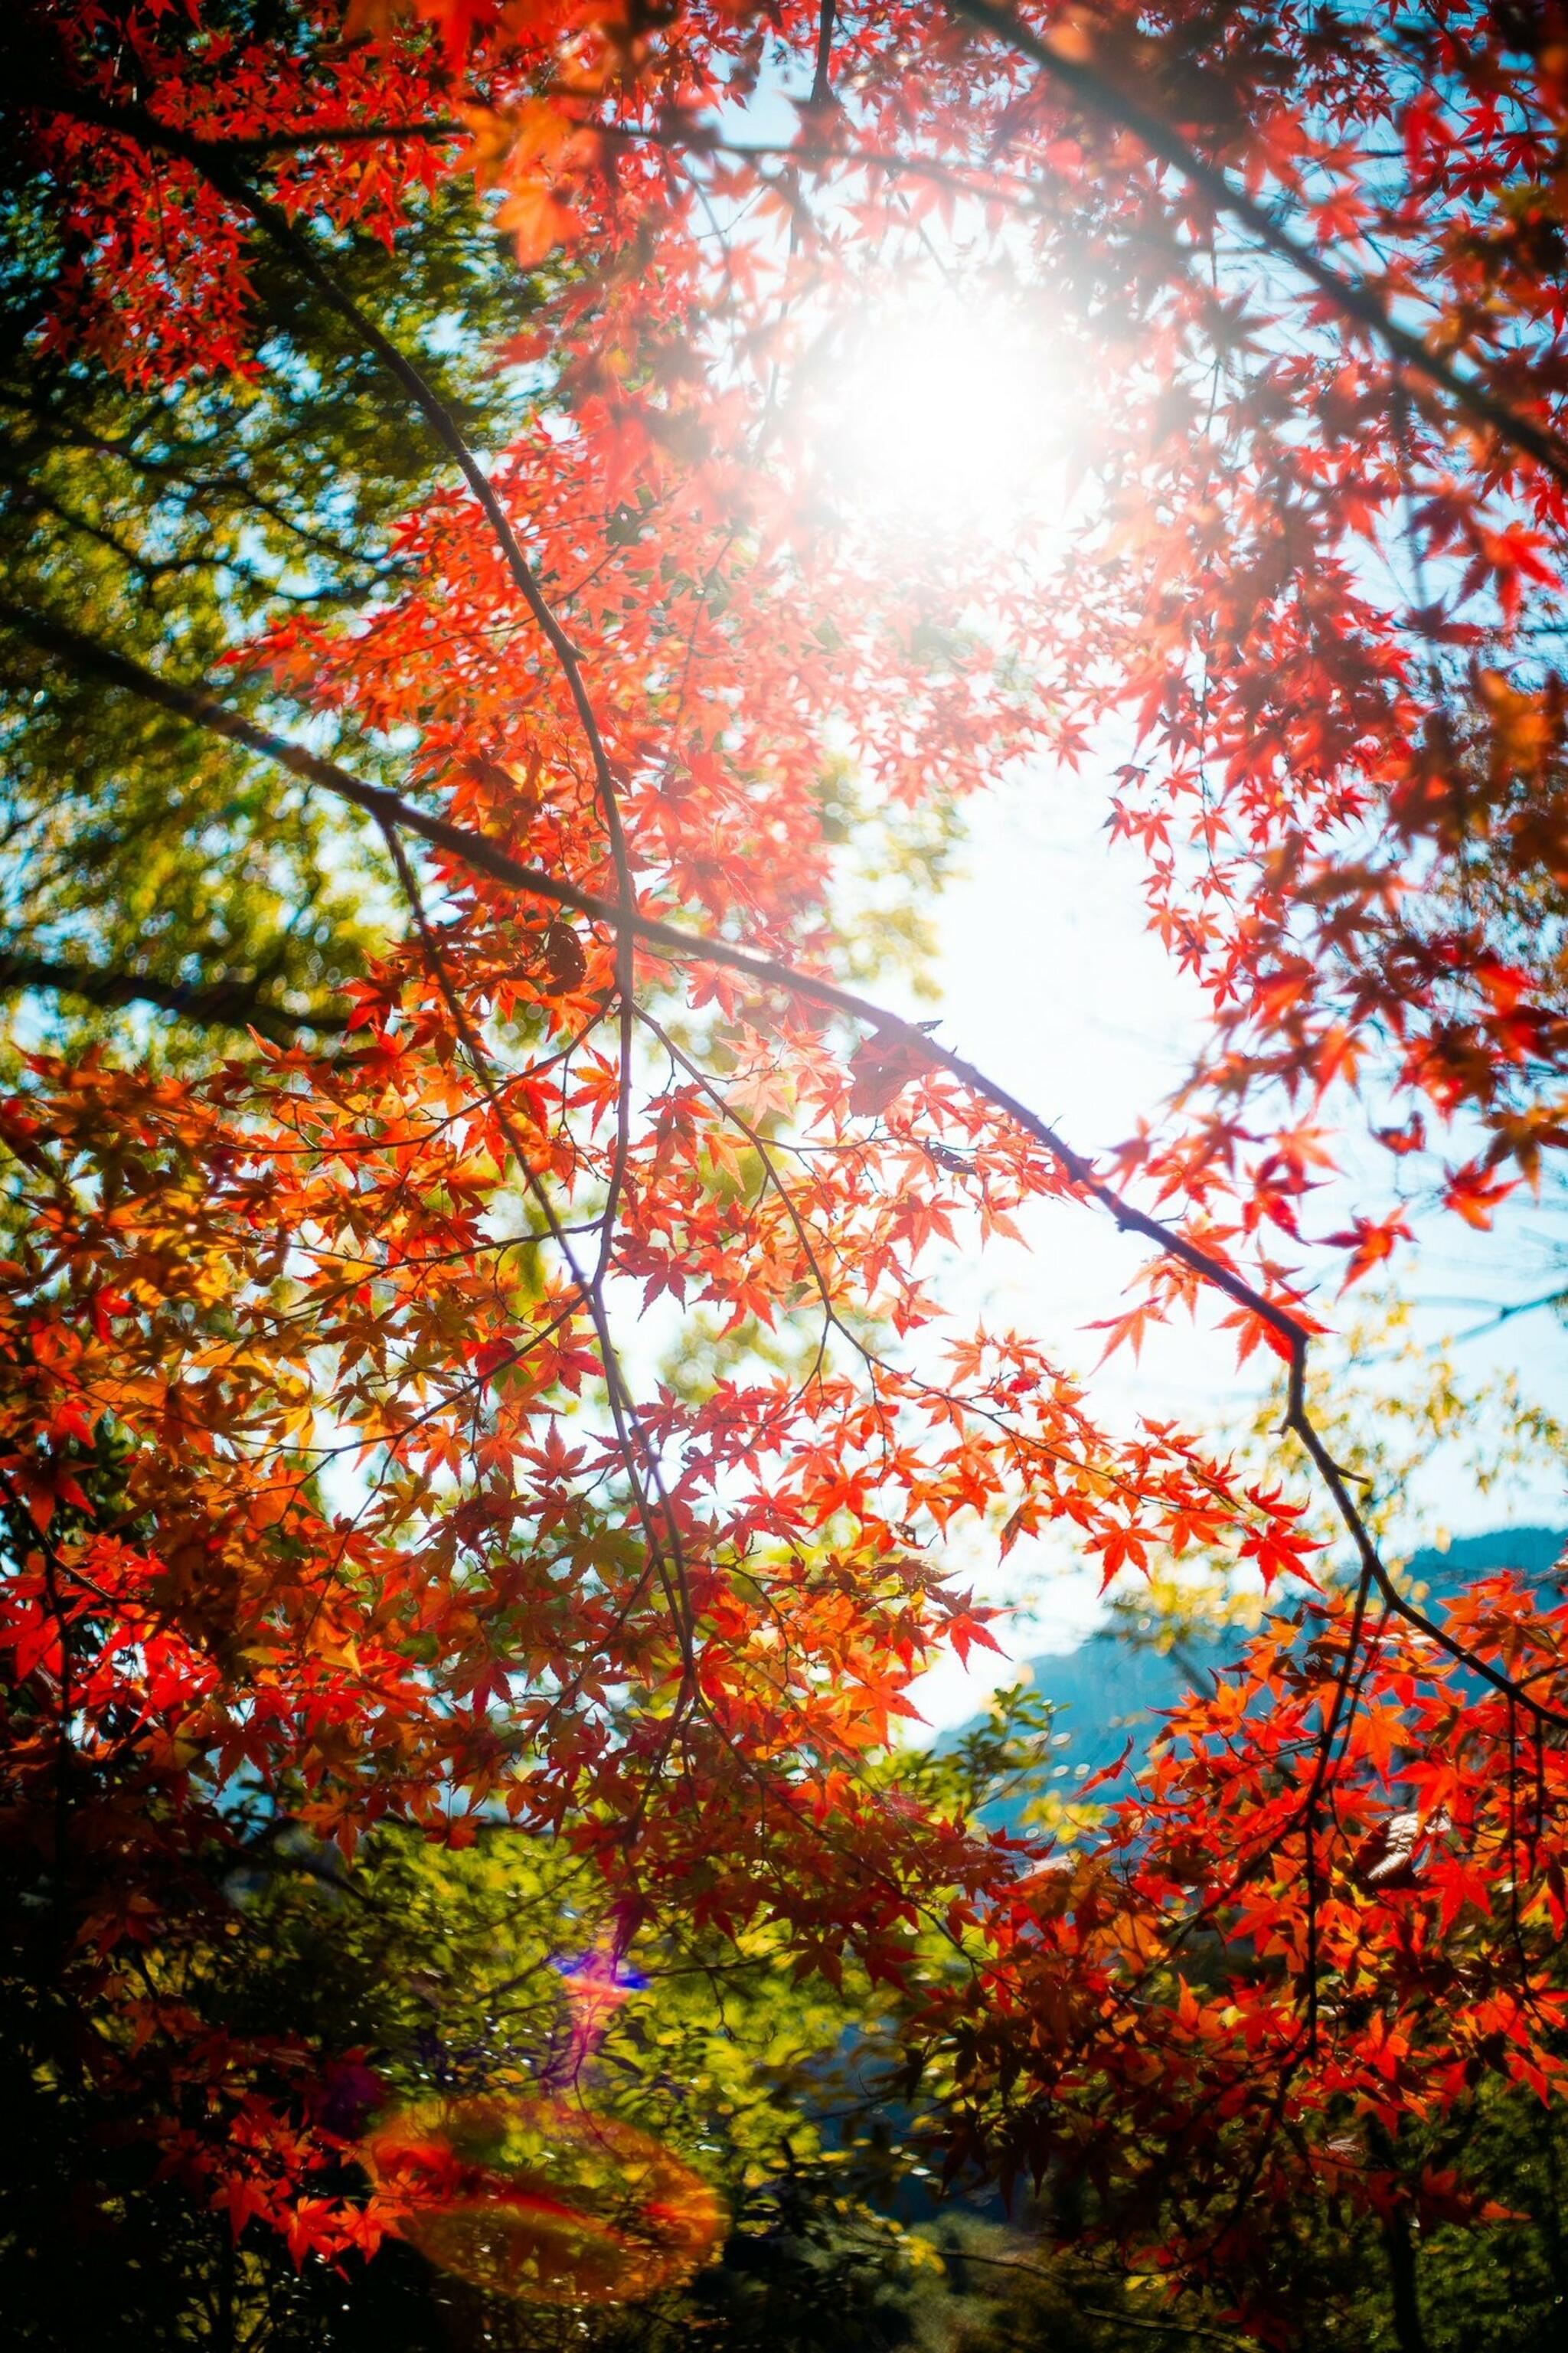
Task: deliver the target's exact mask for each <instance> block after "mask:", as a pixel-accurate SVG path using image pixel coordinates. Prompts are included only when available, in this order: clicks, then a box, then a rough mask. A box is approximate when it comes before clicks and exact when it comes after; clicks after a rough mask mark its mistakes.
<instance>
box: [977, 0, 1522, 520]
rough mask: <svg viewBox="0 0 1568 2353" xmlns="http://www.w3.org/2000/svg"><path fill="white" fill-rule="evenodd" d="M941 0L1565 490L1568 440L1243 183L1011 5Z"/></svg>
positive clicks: (1403, 365)
mask: <svg viewBox="0 0 1568 2353" xmlns="http://www.w3.org/2000/svg"><path fill="white" fill-rule="evenodd" d="M950 5H951V6H952V13H953V14H954V16H960V17H963V18H964V19H966V20H967V21H968V22H969V23H970V24H972V25H974V26H978V27H979V28H980V29H981V30H982V31H984V32H987V33H990V34H992V35H993V36H994V37H995V38H996V39H997V40H999V41H1003V42H1005V43H1006V44H1007V46H1008V47H1010V48H1015V49H1017V50H1018V51H1020V53H1021V54H1022V55H1023V56H1025V57H1026V58H1031V59H1032V60H1033V62H1034V63H1035V64H1036V65H1037V66H1038V67H1039V68H1040V69H1041V70H1042V71H1043V72H1044V73H1045V74H1046V75H1047V77H1048V78H1049V79H1051V80H1052V81H1053V82H1055V83H1056V85H1057V87H1058V90H1063V91H1064V92H1066V93H1067V94H1068V96H1069V97H1071V98H1072V99H1074V100H1077V102H1078V103H1079V105H1080V106H1081V107H1082V108H1083V110H1084V111H1085V112H1086V113H1087V114H1090V115H1093V116H1095V117H1097V118H1098V119H1099V120H1100V121H1101V122H1106V123H1109V124H1110V125H1111V126H1112V127H1113V128H1114V129H1116V130H1119V131H1130V132H1131V133H1132V136H1133V137H1134V138H1135V139H1136V140H1137V141H1138V142H1139V144H1140V145H1141V146H1142V147H1145V148H1147V150H1148V151H1149V153H1150V154H1151V155H1152V156H1153V157H1154V158H1155V160H1156V161H1157V162H1159V163H1162V164H1167V165H1168V166H1169V167H1170V169H1171V170H1172V171H1173V172H1179V173H1180V174H1181V175H1182V177H1183V178H1184V180H1185V181H1186V182H1187V184H1188V185H1189V186H1190V187H1193V188H1195V189H1196V190H1197V191H1198V192H1199V194H1200V195H1204V196H1205V197H1206V198H1207V199H1208V201H1209V203H1210V204H1212V205H1213V206H1214V207H1215V211H1216V212H1221V213H1227V214H1228V215H1229V216H1230V217H1231V219H1232V220H1234V221H1237V222H1238V223H1239V224H1240V226H1241V227H1243V228H1244V229H1245V230H1246V231H1247V234H1248V236H1250V237H1256V238H1257V239H1258V243H1259V244H1260V245H1262V246H1264V247H1265V248H1267V249H1268V252H1270V253H1272V254H1273V255H1275V256H1276V258H1277V259H1279V260H1280V261H1283V262H1286V263H1288V264H1289V267H1290V268H1291V269H1294V270H1296V271H1297V272H1299V274H1300V276H1301V277H1303V278H1305V279H1306V280H1307V281H1308V283H1309V284H1310V285H1311V286H1314V287H1316V289H1317V290H1318V292H1319V293H1320V294H1321V295H1322V296H1323V297H1324V299H1325V300H1326V301H1329V302H1331V304H1332V305H1333V307H1334V309H1335V310H1336V311H1338V312H1339V313H1340V316H1341V317H1342V318H1344V319H1349V320H1352V321H1353V322H1354V323H1355V324H1356V325H1357V326H1360V327H1364V328H1366V329H1367V330H1368V331H1369V332H1371V333H1372V334H1373V335H1375V336H1376V338H1377V340H1378V341H1379V342H1380V343H1382V344H1383V346H1384V349H1385V350H1386V351H1388V352H1389V353H1392V354H1393V356H1394V359H1395V360H1397V361H1398V363H1399V364H1400V365H1401V366H1402V367H1405V368H1408V369H1409V371H1410V373H1411V374H1412V375H1419V376H1424V377H1425V378H1426V382H1427V383H1428V384H1430V385H1433V386H1435V387H1436V390H1437V391H1439V392H1443V393H1446V394H1447V396H1448V398H1449V399H1450V400H1452V401H1453V402H1454V403H1455V404H1456V406H1458V407H1459V408H1461V409H1463V411H1464V412H1465V414H1466V416H1467V417H1469V418H1470V419H1471V420H1472V422H1474V423H1475V424H1477V425H1481V426H1484V427H1486V428H1487V429H1488V430H1489V432H1492V433H1495V434H1496V435H1498V436H1499V437H1500V438H1501V439H1502V440H1505V441H1510V442H1511V443H1512V444H1513V446H1514V448H1516V449H1518V450H1520V451H1521V452H1522V453H1523V454H1524V455H1525V456H1526V457H1528V458H1531V459H1533V460H1534V462H1535V463H1536V464H1537V465H1538V466H1540V467H1541V468H1542V470H1544V471H1545V472H1546V473H1548V474H1550V475H1551V476H1552V480H1553V481H1555V482H1557V483H1559V484H1560V485H1561V486H1562V487H1563V489H1565V490H1568V445H1565V444H1564V443H1563V440H1562V439H1561V438H1559V437H1558V435H1556V434H1555V433H1552V432H1551V431H1549V430H1548V429H1547V428H1546V427H1544V426H1542V425H1538V424H1536V422H1535V421H1534V419H1533V418H1532V417H1526V416H1523V415H1521V412H1520V410H1518V409H1517V408H1515V407H1514V406H1512V404H1511V402H1510V401H1507V400H1504V399H1503V398H1502V396H1500V394H1498V393H1495V392H1493V391H1492V390H1491V388H1490V386H1489V385H1486V384H1484V383H1482V382H1481V381H1480V379H1479V377H1477V376H1471V375H1460V374H1459V372H1458V369H1457V368H1456V367H1454V366H1453V365H1451V364H1450V363H1449V362H1448V361H1447V360H1446V359H1443V358H1441V357H1440V356H1439V355H1438V353H1436V352H1433V351H1429V350H1428V349H1427V347H1426V344H1425V343H1423V342H1422V340H1421V338H1420V336H1419V335H1415V334H1412V333H1411V332H1410V330H1409V329H1408V328H1407V327H1402V326H1400V325H1399V323H1398V322H1397V321H1395V320H1394V319H1391V318H1390V317H1389V315H1388V311H1387V310H1386V308H1385V307H1384V303H1383V301H1381V300H1380V298H1379V297H1378V296H1377V295H1376V294H1375V293H1374V292H1373V290H1372V289H1371V288H1370V287H1368V286H1363V285H1358V284H1357V283H1356V282H1355V281H1354V280H1352V279H1349V278H1344V277H1342V275H1341V274H1340V272H1339V271H1338V270H1337V269H1332V268H1331V266H1330V265H1329V263H1328V262H1326V261H1324V260H1322V259H1321V257H1320V256H1319V255H1318V254H1317V253H1315V252H1314V251H1313V250H1312V248H1311V247H1310V246H1306V245H1302V244H1301V243H1300V242H1299V240H1298V239H1297V238H1296V237H1292V236H1291V234H1290V232H1289V229H1287V228H1285V227H1281V225H1280V223H1279V221H1277V220H1276V219H1275V217H1274V216H1273V214H1272V213H1270V212H1269V211H1268V207H1267V206H1264V205H1261V204H1259V203H1258V200H1257V198H1256V197H1255V196H1251V195H1247V191H1246V190H1245V189H1244V188H1238V187H1237V185H1235V183H1234V182H1233V181H1232V179H1231V178H1230V176H1229V174H1227V173H1226V172H1225V171H1224V170H1222V169H1221V167H1220V166H1219V165H1218V164H1211V163H1210V162H1209V161H1208V159H1207V157H1206V156H1204V155H1201V154H1200V153H1198V151H1197V149H1196V148H1195V147H1194V146H1193V145H1192V143H1191V142H1190V141H1188V140H1186V139H1184V138H1183V136H1182V135H1181V133H1180V132H1178V131H1175V130H1173V128H1172V126H1171V124H1170V123H1168V122H1167V121H1165V120H1164V118H1163V116H1162V115H1159V114H1155V113H1153V112H1152V111H1151V110H1150V109H1149V108H1148V107H1146V106H1141V105H1140V104H1139V103H1138V101H1137V100H1136V99H1133V98H1129V97H1128V96H1127V95H1126V94H1125V92H1124V91H1122V90H1119V89H1117V88H1116V86H1115V84H1114V83H1112V82H1111V81H1110V80H1109V79H1107V78H1106V76H1105V75H1104V74H1102V73H1101V72H1100V70H1099V69H1097V68H1096V67H1095V66H1093V65H1092V64H1090V63H1089V62H1088V60H1087V59H1084V58H1074V57H1068V56H1066V55H1064V54H1063V53H1062V52H1061V51H1060V50H1058V49H1057V48H1055V47H1053V46H1052V45H1051V43H1050V42H1049V41H1048V40H1047V39H1045V38H1044V37H1042V36H1041V35H1040V34H1038V33H1036V32H1032V31H1031V30H1030V28H1029V26H1027V25H1024V24H1021V23H1020V22H1019V20H1018V18H1017V17H1016V16H1014V14H1013V12H1012V10H1011V9H1010V8H1005V7H999V6H997V5H994V0H950Z"/></svg>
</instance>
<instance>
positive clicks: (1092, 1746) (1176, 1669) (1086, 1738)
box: [943, 1528, 1568, 1797]
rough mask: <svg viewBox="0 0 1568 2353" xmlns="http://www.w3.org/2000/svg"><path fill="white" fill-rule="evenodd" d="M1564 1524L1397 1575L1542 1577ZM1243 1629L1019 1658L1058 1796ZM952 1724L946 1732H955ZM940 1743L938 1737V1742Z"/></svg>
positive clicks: (1113, 1640)
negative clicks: (1043, 1713)
mask: <svg viewBox="0 0 1568 2353" xmlns="http://www.w3.org/2000/svg"><path fill="white" fill-rule="evenodd" d="M1564 1546H1568V1529H1562V1528H1500V1529H1498V1530H1496V1531H1495V1532H1493V1533H1491V1534H1489V1535H1480V1536H1460V1537H1459V1538H1458V1539H1457V1541H1456V1542H1454V1543H1453V1544H1451V1545H1450V1546H1448V1549H1447V1552H1437V1551H1436V1550H1433V1549H1427V1550H1425V1551H1422V1552H1418V1553H1416V1554H1415V1555H1414V1556H1413V1557H1412V1559H1411V1561H1410V1563H1409V1565H1408V1567H1406V1568H1405V1570H1404V1572H1403V1574H1402V1575H1401V1577H1400V1580H1399V1582H1400V1584H1401V1585H1402V1587H1404V1588H1405V1590H1406V1591H1408V1592H1410V1593H1411V1594H1413V1595H1425V1596H1427V1597H1430V1598H1431V1599H1435V1600H1440V1599H1445V1598H1446V1597H1447V1596H1448V1595H1451V1594H1454V1593H1457V1592H1458V1591H1459V1590H1461V1588H1463V1587H1465V1586H1466V1585H1468V1584H1469V1583H1470V1582H1471V1580H1472V1579H1473V1578H1475V1577H1483V1576H1486V1575H1488V1574H1489V1573H1490V1572H1492V1571H1494V1570H1497V1569H1500V1568H1512V1569H1517V1570H1518V1571H1519V1572H1520V1573H1521V1575H1522V1576H1524V1577H1531V1578H1536V1577H1545V1576H1546V1575H1547V1574H1548V1573H1549V1572H1550V1571H1551V1570H1552V1568H1554V1567H1556V1565H1557V1562H1558V1560H1559V1559H1560V1558H1561V1556H1562V1555H1563V1547H1564ZM1245 1639H1246V1638H1245V1636H1244V1635H1243V1634H1241V1633H1240V1632H1239V1631H1237V1630H1231V1631H1229V1632H1226V1633H1225V1634H1223V1635H1221V1636H1219V1637H1218V1638H1217V1639H1215V1638H1212V1637H1211V1638H1208V1639H1206V1640H1203V1641H1190V1642H1182V1643H1178V1644H1177V1645H1176V1646H1175V1647H1174V1648H1173V1649H1172V1650H1169V1651H1161V1650H1155V1649H1153V1648H1152V1647H1151V1646H1149V1645H1146V1644H1144V1643H1141V1642H1140V1641H1137V1639H1136V1638H1135V1637H1134V1636H1131V1635H1128V1634H1124V1633H1110V1632H1106V1633H1099V1634H1091V1635H1090V1636H1089V1639H1088V1641H1084V1642H1082V1643H1080V1644H1079V1648H1078V1649H1077V1650H1076V1651H1059V1652H1054V1653H1053V1652H1047V1654H1045V1655H1044V1656H1043V1657H1040V1658H1035V1659H1031V1660H1030V1661H1029V1662H1028V1668H1029V1672H1030V1675H1031V1678H1032V1682H1033V1687H1034V1689H1035V1690H1036V1691H1037V1693H1038V1694H1039V1695H1040V1697H1041V1698H1042V1699H1046V1700H1048V1701H1049V1702H1050V1703H1051V1704H1052V1706H1053V1707H1055V1708H1056V1709H1057V1710H1058V1714H1057V1717H1056V1729H1055V1731H1054V1733H1053V1735H1052V1737H1053V1740H1055V1741H1057V1742H1058V1743H1059V1749H1058V1763H1057V1765H1056V1766H1055V1767H1054V1768H1053V1773H1054V1778H1055V1779H1056V1781H1057V1782H1058V1785H1059V1786H1060V1788H1061V1790H1062V1794H1063V1795H1064V1796H1067V1795H1069V1794H1070V1793H1071V1791H1072V1789H1073V1788H1074V1787H1075V1785H1076V1784H1077V1783H1078V1782H1079V1781H1082V1780H1085V1779H1087V1778H1088V1777H1089V1775H1090V1774H1091V1773H1098V1772H1099V1771H1100V1769H1101V1768H1102V1767H1104V1766H1107V1765H1110V1764H1111V1763H1113V1762H1114V1760H1115V1759H1116V1758H1117V1757H1119V1756H1120V1755H1121V1751H1122V1750H1123V1749H1124V1748H1125V1747H1126V1746H1127V1743H1128V1740H1129V1738H1131V1740H1132V1743H1133V1750H1132V1756H1131V1757H1130V1758H1129V1760H1128V1764H1129V1767H1130V1768H1131V1766H1132V1765H1133V1764H1135V1763H1136V1761H1137V1758H1138V1757H1139V1755H1140V1754H1141V1753H1142V1750H1143V1748H1144V1747H1145V1746H1147V1744H1148V1742H1149V1741H1150V1740H1151V1739H1152V1737H1153V1735H1154V1732H1155V1729H1156V1726H1157V1724H1158V1720H1159V1715H1160V1712H1161V1710H1162V1709H1163V1708H1171V1707H1174V1706H1175V1704H1176V1703H1177V1702H1178V1701H1179V1700H1180V1698H1181V1697H1182V1695H1183V1694H1184V1692H1188V1691H1192V1690H1194V1689H1201V1688H1202V1687H1203V1686H1204V1685H1205V1683H1210V1682H1211V1681H1212V1679H1213V1678H1214V1677H1215V1676H1217V1675H1218V1674H1220V1673H1222V1672H1224V1670H1225V1668H1226V1666H1227V1665H1228V1664H1229V1663H1230V1662H1231V1661H1232V1660H1234V1659H1235V1658H1236V1657H1237V1654H1238V1653H1239V1651H1241V1649H1242V1647H1243V1644H1244V1642H1245ZM965 1729H967V1727H965V1726H961V1727H960V1729H959V1731H958V1732H957V1733H953V1734H951V1735H949V1736H948V1738H949V1739H950V1740H957V1739H959V1738H962V1736H963V1731H964V1730H965ZM943 1745H944V1746H945V1745H946V1743H945V1742H944V1743H943ZM1118 1787H1119V1784H1118V1782H1107V1783H1104V1784H1102V1788H1101V1789H1100V1790H1097V1791H1096V1793H1095V1794H1096V1796H1097V1797H1099V1796H1100V1795H1102V1794H1103V1795H1105V1796H1113V1795H1115V1794H1116V1792H1117V1788H1118Z"/></svg>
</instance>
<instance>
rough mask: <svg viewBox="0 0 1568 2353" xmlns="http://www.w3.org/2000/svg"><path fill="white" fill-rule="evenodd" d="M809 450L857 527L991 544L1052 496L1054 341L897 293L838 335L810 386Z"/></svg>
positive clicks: (1013, 317)
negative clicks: (813, 440) (853, 512)
mask: <svg viewBox="0 0 1568 2353" xmlns="http://www.w3.org/2000/svg"><path fill="white" fill-rule="evenodd" d="M814 407H815V409H816V417H817V425H816V432H817V434H818V437H819V438H818V453H819V459H820V461H821V463H822V465H823V468H824V471H825V473H826V476H827V478H828V480H829V481H830V483H831V487H832V490H833V492H834V494H835V497H836V499H837V500H841V501H846V502H847V504H849V505H851V506H852V507H854V508H857V509H858V510H859V511H861V512H863V513H864V514H866V515H867V517H868V519H869V520H874V521H875V522H879V523H881V524H883V525H888V524H895V525H898V526H900V527H907V528H909V529H910V530H912V531H916V532H921V533H926V532H930V533H935V534H937V535H939V536H942V537H948V536H963V537H965V538H975V537H982V538H986V539H991V538H995V537H997V536H999V535H1002V534H1004V533H1007V532H1009V531H1010V530H1012V529H1014V528H1015V527H1016V525H1017V524H1018V522H1020V520H1021V519H1022V518H1023V517H1025V516H1026V515H1027V514H1028V513H1030V512H1039V511H1040V509H1041V506H1042V503H1043V501H1045V500H1046V499H1047V498H1048V497H1050V496H1052V495H1053V494H1054V495H1056V496H1057V497H1058V498H1059V496H1060V484H1061V477H1062V459H1063V456H1064V453H1065V445H1066V442H1067V439H1068V427H1069V426H1070V417H1069V414H1068V411H1069V408H1070V401H1069V397H1068V371H1067V369H1066V368H1065V367H1064V364H1063V353H1062V349H1061V346H1060V344H1059V343H1058V341H1057V340H1056V339H1055V338H1053V337H1052V336H1051V335H1050V334H1049V333H1047V332H1046V331H1045V329H1044V328H1043V326H1042V325H1041V324H1040V323H1039V322H1037V321H1032V320H1030V319H1028V318H1027V317H1026V316H1022V315H1020V314H1019V313H1018V312H1017V311H1016V310H1014V309H1012V308H1004V307H1003V306H1001V305H999V304H997V305H993V306H985V307H981V306H972V305H965V304H963V303H961V302H959V301H957V300H956V299H953V298H951V297H939V296H932V295H930V294H925V295H921V296H911V297H910V298H909V299H908V300H907V301H902V302H900V303H899V304H897V305H896V306H889V307H887V308H881V309H878V310H875V311H868V313H867V314H866V315H865V317H864V318H863V319H862V320H860V321H858V322H855V323H853V324H852V325H850V326H849V327H847V329H846V330H845V331H844V332H843V334H842V336H841V338H840V339H839V341H838V343H837V347H836V349H835V352H834V354H833V357H832V359H831V361H830V362H827V363H825V364H824V365H823V367H822V369H821V372H820V375H819V376H818V379H817V387H816V402H815V403H814Z"/></svg>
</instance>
